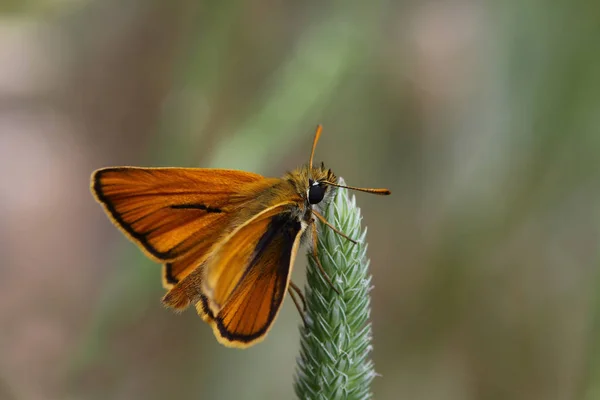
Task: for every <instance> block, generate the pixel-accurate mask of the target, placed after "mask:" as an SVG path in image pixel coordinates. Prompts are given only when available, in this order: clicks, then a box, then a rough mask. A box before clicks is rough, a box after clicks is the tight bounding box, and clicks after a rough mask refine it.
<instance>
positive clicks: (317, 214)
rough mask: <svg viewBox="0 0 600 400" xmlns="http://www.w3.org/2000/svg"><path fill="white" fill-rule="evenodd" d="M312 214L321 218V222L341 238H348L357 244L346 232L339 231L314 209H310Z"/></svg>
mask: <svg viewBox="0 0 600 400" xmlns="http://www.w3.org/2000/svg"><path fill="white" fill-rule="evenodd" d="M312 212H313V214H315V216H316V217H317V218H319V219H320V220H321V222H322V223H324V224H325V225H327V226H328V227H330V228H331V230H333V231H334V232H335V233H337V234H338V235H340V236H341V237H343V238H346V239H348V240H349V241H351V242H352V243H354V244H358V242H357V241H356V240H354V239H351V238H350V237H348V236H347V235H346V234H344V233H343V232H342V231H340V230H339V229H337V228H336V227H335V226H333V225H331V224H330V223H329V222H327V220H326V219H325V217H324V216H322V215H321V214H319V213H318V212H316V211H315V210H312Z"/></svg>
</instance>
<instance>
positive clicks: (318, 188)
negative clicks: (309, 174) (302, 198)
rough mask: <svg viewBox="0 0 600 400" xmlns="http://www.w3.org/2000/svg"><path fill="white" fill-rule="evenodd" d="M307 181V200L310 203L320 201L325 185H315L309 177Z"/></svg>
mask: <svg viewBox="0 0 600 400" xmlns="http://www.w3.org/2000/svg"><path fill="white" fill-rule="evenodd" d="M308 183H309V185H310V186H309V188H308V202H309V203H310V204H317V203H320V202H321V200H323V197H325V186H323V185H322V184H320V183H317V184H316V185H315V183H314V181H313V180H312V179H310V180H309V181H308Z"/></svg>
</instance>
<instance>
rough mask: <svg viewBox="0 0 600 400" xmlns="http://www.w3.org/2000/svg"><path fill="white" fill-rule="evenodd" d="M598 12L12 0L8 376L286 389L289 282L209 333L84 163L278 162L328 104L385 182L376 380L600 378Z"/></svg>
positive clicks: (53, 393) (292, 332)
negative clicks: (235, 321) (121, 227)
mask: <svg viewBox="0 0 600 400" xmlns="http://www.w3.org/2000/svg"><path fill="white" fill-rule="evenodd" d="M599 27H600V6H598V4H597V2H594V1H592V0H587V1H584V0H581V1H577V2H569V3H567V2H562V3H560V2H559V3H549V2H542V1H539V0H533V1H531V2H525V3H522V2H517V1H508V2H503V3H492V2H475V1H470V0H461V1H453V2H447V3H438V2H420V3H408V2H383V1H382V2H373V3H366V2H358V1H354V2H340V1H329V2H325V3H317V2H305V3H295V2H281V1H280V2H268V1H261V0H259V1H253V2H239V1H238V2H236V1H234V2H226V3H222V2H214V1H213V2H211V1H204V2H203V1H191V0H182V1H179V2H160V1H156V0H127V1H117V0H107V1H99V0H71V1H64V0H63V1H49V0H30V1H23V2H19V1H13V2H0V167H1V169H2V171H3V174H2V177H1V178H0V270H1V271H2V278H1V279H0V399H7V400H12V399H107V398H109V399H141V398H144V399H159V398H175V397H179V398H186V399H187V398H202V399H231V398H243V399H265V398H269V399H270V398H273V399H281V398H291V397H292V396H293V392H292V380H293V373H294V364H295V358H296V356H297V353H298V332H297V325H298V323H299V321H300V320H299V317H298V315H297V313H296V311H295V309H294V308H293V306H292V305H290V304H291V303H290V302H286V304H285V305H284V307H283V311H282V312H281V314H280V317H279V318H278V320H277V322H276V324H275V327H274V328H273V329H272V331H271V332H270V334H269V337H268V339H267V340H265V341H264V342H263V343H261V344H260V345H258V346H256V347H253V348H251V349H249V350H245V351H239V350H231V349H227V348H224V347H222V346H220V345H219V344H218V343H216V340H214V338H213V336H212V333H211V331H210V328H209V327H208V326H206V325H205V324H204V323H203V322H202V321H201V320H200V319H199V318H198V317H197V316H196V315H195V313H194V312H193V311H188V312H186V313H185V314H183V315H175V314H172V313H171V312H169V311H167V310H165V309H164V308H163V307H162V306H161V304H160V298H161V296H162V289H161V285H160V274H159V271H160V266H158V265H155V264H153V263H152V262H150V261H148V260H146V259H145V258H144V257H143V255H141V253H140V252H139V251H138V250H137V248H135V246H134V245H133V244H130V243H129V242H127V240H126V239H125V238H124V237H123V236H122V235H121V234H120V233H119V232H118V231H117V230H116V229H114V227H112V226H111V225H110V223H109V222H108V220H107V218H106V217H105V216H104V214H103V212H102V210H101V208H100V207H99V206H98V205H97V204H96V203H95V202H94V200H93V198H92V196H91V194H90V192H89V176H90V174H91V172H92V171H93V170H94V169H96V168H100V167H103V166H108V165H144V166H165V165H171V166H202V167H226V168H240V169H245V170H250V171H253V172H258V173H262V174H265V175H269V176H278V175H281V174H282V173H283V172H285V171H286V170H289V169H293V168H295V167H296V166H297V165H299V164H301V163H304V162H306V161H307V158H308V153H309V149H310V143H311V140H312V130H313V129H314V126H315V125H316V124H317V123H323V124H324V126H325V129H324V134H323V138H322V139H321V142H320V144H319V148H318V150H317V156H316V158H317V159H318V160H319V161H320V160H323V161H324V162H325V163H326V165H327V166H328V167H331V168H332V169H333V170H334V171H335V172H336V173H337V174H338V175H341V176H343V177H344V179H345V180H346V181H347V182H348V183H350V184H355V185H362V186H373V187H389V188H390V189H391V190H392V192H393V195H392V196H391V197H389V198H378V197H376V198H372V197H369V196H368V195H361V194H357V198H358V203H359V204H360V206H361V207H362V210H363V215H364V224H365V225H368V227H369V234H368V237H367V239H368V241H369V257H370V258H371V270H372V273H373V284H374V289H373V291H372V298H373V299H372V300H373V312H372V323H373V329H374V353H373V359H374V362H375V366H376V370H377V371H378V372H379V373H380V374H381V376H380V377H378V378H376V379H375V381H374V386H373V391H374V398H375V399H405V398H410V399H444V400H446V399H485V400H488V399H595V398H600V375H599V369H598V367H599V364H598V362H599V358H598V355H599V354H600V353H599V352H598V349H599V347H598V344H599V339H598V337H599V336H598V334H599V333H600V332H599V330H598V327H599V326H600V325H599V324H598V321H599V319H598V318H599V316H600V313H599V310H600V308H599V307H600V302H599V301H598V299H599V298H598V297H597V294H596V293H597V292H598V288H599V283H600V281H599V280H598V279H597V278H598V266H599V258H598V243H599V226H600V225H599V224H600V212H599V211H600V209H599V200H600V196H599V194H600V185H599V184H598V182H599V178H600V157H599V156H598V155H599V154H600V128H599V127H600V117H599V116H600V113H598V110H599V109H600V74H598V71H600V53H599V52H598V51H597V50H596V48H597V43H598V40H600V28H599ZM304 264H305V261H304V260H301V257H299V260H298V262H297V266H296V268H295V272H294V275H295V279H296V280H298V281H300V282H302V279H303V277H302V275H303V272H304ZM288 303H290V304H288Z"/></svg>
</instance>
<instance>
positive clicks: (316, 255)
mask: <svg viewBox="0 0 600 400" xmlns="http://www.w3.org/2000/svg"><path fill="white" fill-rule="evenodd" d="M313 212H314V211H313ZM317 215H318V214H317ZM312 237H313V248H312V251H313V258H314V260H315V262H316V263H317V266H318V267H319V271H321V275H323V278H325V280H326V281H327V283H329V286H331V288H332V289H333V290H334V291H335V292H336V293H337V294H339V295H341V293H340V291H339V290H337V289H336V288H335V286H333V282H331V278H330V277H329V275H327V272H325V269H324V268H323V265H321V261H320V260H319V253H318V252H317V244H318V243H319V237H318V236H317V223H316V221H315V220H314V219H313V220H312Z"/></svg>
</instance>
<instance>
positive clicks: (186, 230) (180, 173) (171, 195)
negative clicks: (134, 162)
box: [91, 167, 264, 280]
mask: <svg viewBox="0 0 600 400" xmlns="http://www.w3.org/2000/svg"><path fill="white" fill-rule="evenodd" d="M261 179H264V178H263V177H262V176H260V175H257V174H253V173H249V172H243V171H235V170H223V169H194V168H133V167H119V168H105V169H101V170H98V171H96V172H95V173H94V174H93V175H92V183H91V184H92V191H93V193H94V194H95V196H96V199H97V200H98V201H99V202H100V203H101V204H102V205H103V206H104V208H105V209H106V211H107V213H108V214H109V215H110V216H111V217H112V220H113V222H114V223H115V225H117V226H118V227H119V228H120V229H121V230H122V231H123V232H124V233H125V234H126V235H127V236H128V237H129V238H130V239H131V240H132V241H134V242H135V243H137V244H138V245H139V246H140V247H141V248H142V249H143V250H144V251H145V252H146V253H147V254H148V256H150V257H151V258H152V259H154V260H158V261H173V260H178V259H179V258H182V260H181V262H179V263H171V266H170V267H169V266H167V270H168V269H169V268H170V270H171V272H170V273H171V277H172V278H175V279H180V278H181V277H183V276H185V274H186V270H187V269H188V268H190V267H192V266H197V265H198V264H197V261H198V260H197V259H195V257H194V255H195V256H198V258H199V257H200V255H201V253H202V252H201V251H200V250H198V251H195V250H196V248H198V249H199V248H200V247H202V251H204V250H205V249H206V248H205V246H207V245H208V244H211V245H212V244H214V243H212V242H211V240H212V241H214V238H211V235H215V231H216V230H218V229H219V228H222V227H225V226H227V225H228V224H229V221H230V219H231V217H232V212H233V211H235V210H237V209H239V208H240V207H241V206H242V205H243V204H244V202H247V201H249V200H250V199H251V198H250V197H248V196H240V195H239V194H240V193H244V190H243V187H245V186H247V185H249V184H251V183H254V182H257V181H259V180H261ZM192 253H193V254H192ZM165 278H167V277H166V276H165ZM165 280H168V279H165Z"/></svg>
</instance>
